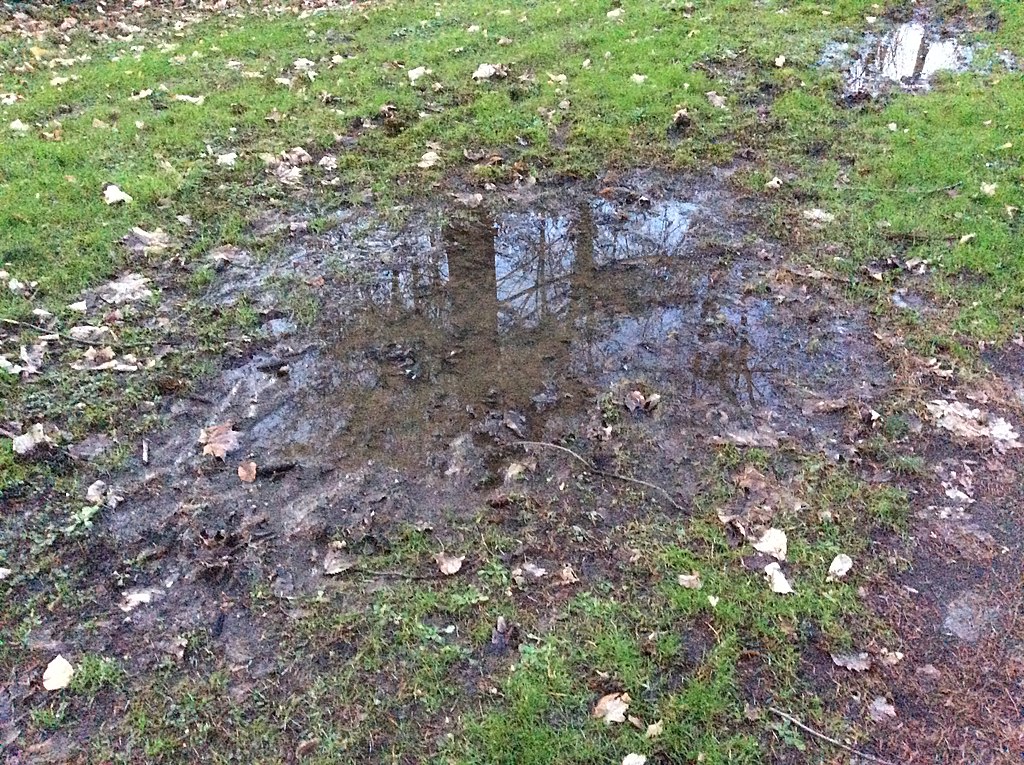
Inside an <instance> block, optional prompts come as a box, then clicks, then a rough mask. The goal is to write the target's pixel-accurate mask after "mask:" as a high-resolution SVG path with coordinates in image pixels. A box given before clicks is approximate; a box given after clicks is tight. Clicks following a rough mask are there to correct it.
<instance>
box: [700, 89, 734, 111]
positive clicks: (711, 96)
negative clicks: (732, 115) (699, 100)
mask: <svg viewBox="0 0 1024 765" xmlns="http://www.w3.org/2000/svg"><path fill="white" fill-rule="evenodd" d="M704 95H705V96H707V97H708V101H709V102H710V103H711V105H712V106H714V107H715V108H716V109H728V108H729V107H728V103H729V102H728V101H727V100H726V98H725V96H720V95H718V93H717V92H715V91H714V90H709V91H708V92H707V93H705V94H704Z"/></svg>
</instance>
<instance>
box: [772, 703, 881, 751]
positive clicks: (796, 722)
mask: <svg viewBox="0 0 1024 765" xmlns="http://www.w3.org/2000/svg"><path fill="white" fill-rule="evenodd" d="M768 711H769V712H771V713H772V714H776V715H778V716H779V717H781V718H782V719H783V720H787V721H788V722H791V723H792V724H793V725H795V726H796V727H798V728H799V729H800V730H802V731H804V732H806V733H810V734H811V735H812V736H814V737H815V738H819V739H821V740H822V741H827V742H828V743H829V744H832V746H837V747H839V748H840V749H843V750H845V751H847V752H849V753H850V754H855V755H857V756H858V757H861V758H863V759H865V760H868V761H870V762H875V763H878V765H896V763H894V762H892V761H891V760H883V759H882V758H881V757H875V755H873V754H868V753H867V752H862V751H860V750H859V749H854V748H853V747H852V746H847V745H846V744H844V743H843V742H842V741H837V740H836V739H834V738H832V737H831V736H826V735H825V734H824V733H821V732H820V731H816V730H815V729H814V728H812V727H811V726H809V725H804V724H803V723H802V722H800V721H799V720H797V719H796V718H795V717H793V715H790V714H786V713H785V712H783V711H782V710H781V709H776V708H775V707H768Z"/></svg>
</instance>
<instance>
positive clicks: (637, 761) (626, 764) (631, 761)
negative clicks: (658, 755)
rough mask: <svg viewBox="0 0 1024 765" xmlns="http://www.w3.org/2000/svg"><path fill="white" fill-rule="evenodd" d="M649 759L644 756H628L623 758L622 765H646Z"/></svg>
mask: <svg viewBox="0 0 1024 765" xmlns="http://www.w3.org/2000/svg"><path fill="white" fill-rule="evenodd" d="M646 762H647V757H646V756H645V755H642V754H627V755H626V756H625V757H623V758H622V765H644V764H645V763H646Z"/></svg>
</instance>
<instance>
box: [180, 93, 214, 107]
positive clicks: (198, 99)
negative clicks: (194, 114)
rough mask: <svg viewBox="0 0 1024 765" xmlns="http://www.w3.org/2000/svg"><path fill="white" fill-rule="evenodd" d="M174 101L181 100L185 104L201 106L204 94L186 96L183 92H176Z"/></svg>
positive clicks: (204, 97)
mask: <svg viewBox="0 0 1024 765" xmlns="http://www.w3.org/2000/svg"><path fill="white" fill-rule="evenodd" d="M174 100H175V101H181V102H183V103H186V104H194V105H195V106H202V105H203V102H204V101H205V100H206V96H186V95H185V94H184V93H178V94H177V95H176V96H175V97H174Z"/></svg>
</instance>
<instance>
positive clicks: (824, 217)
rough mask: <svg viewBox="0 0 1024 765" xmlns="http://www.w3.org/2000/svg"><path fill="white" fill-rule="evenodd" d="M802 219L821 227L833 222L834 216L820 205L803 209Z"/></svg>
mask: <svg viewBox="0 0 1024 765" xmlns="http://www.w3.org/2000/svg"><path fill="white" fill-rule="evenodd" d="M803 216H804V220H806V221H810V222H811V223H813V224H814V225H816V226H818V227H821V226H825V225H827V224H829V223H834V222H835V219H836V216H835V215H833V214H832V213H830V212H825V211H824V210H822V209H821V208H820V207H815V208H813V209H810V210H804V212H803Z"/></svg>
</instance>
